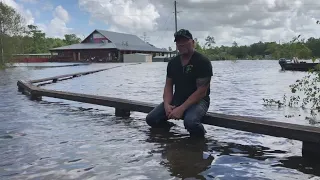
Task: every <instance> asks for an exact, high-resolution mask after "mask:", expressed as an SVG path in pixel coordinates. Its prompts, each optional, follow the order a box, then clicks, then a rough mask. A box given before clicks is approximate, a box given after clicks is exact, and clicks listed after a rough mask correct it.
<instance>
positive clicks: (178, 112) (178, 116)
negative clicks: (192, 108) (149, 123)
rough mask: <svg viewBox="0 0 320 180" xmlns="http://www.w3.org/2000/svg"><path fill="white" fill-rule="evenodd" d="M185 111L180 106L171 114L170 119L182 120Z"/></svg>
mask: <svg viewBox="0 0 320 180" xmlns="http://www.w3.org/2000/svg"><path fill="white" fill-rule="evenodd" d="M184 111H185V109H184V108H183V107H181V106H178V107H176V108H174V109H173V110H172V112H171V113H170V114H169V119H181V118H182V116H183V113H184Z"/></svg>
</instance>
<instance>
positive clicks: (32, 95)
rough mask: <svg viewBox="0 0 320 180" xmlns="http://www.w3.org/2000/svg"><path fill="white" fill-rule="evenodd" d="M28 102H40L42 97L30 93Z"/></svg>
mask: <svg viewBox="0 0 320 180" xmlns="http://www.w3.org/2000/svg"><path fill="white" fill-rule="evenodd" d="M30 100H32V101H41V100H42V96H40V95H38V94H36V93H33V92H32V91H31V92H30Z"/></svg>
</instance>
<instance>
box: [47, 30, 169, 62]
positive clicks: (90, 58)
mask: <svg viewBox="0 0 320 180" xmlns="http://www.w3.org/2000/svg"><path fill="white" fill-rule="evenodd" d="M50 51H51V53H55V54H57V55H55V56H52V59H51V61H63V62H71V61H83V62H123V54H132V53H144V54H152V55H153V56H157V55H162V56H163V55H165V54H169V53H170V52H169V51H167V50H165V49H160V48H157V47H154V46H152V45H150V44H149V43H146V42H144V41H143V40H142V39H140V38H139V37H137V36H135V35H131V34H125V33H118V32H112V31H104V30H94V31H93V32H92V33H91V34H90V35H89V36H88V37H87V38H85V39H84V40H83V41H82V42H81V43H79V44H73V45H69V46H63V47H58V48H54V49H51V50H50Z"/></svg>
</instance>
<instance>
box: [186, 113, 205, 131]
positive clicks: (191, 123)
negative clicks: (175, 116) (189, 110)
mask: <svg viewBox="0 0 320 180" xmlns="http://www.w3.org/2000/svg"><path fill="white" fill-rule="evenodd" d="M202 118H203V117H200V116H197V115H196V114H189V115H188V116H186V117H185V119H184V127H185V128H186V129H187V130H188V132H189V133H190V134H192V135H200V136H203V135H204V134H205V133H206V130H205V129H204V127H203V125H202V124H201V119H202Z"/></svg>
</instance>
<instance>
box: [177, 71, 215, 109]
mask: <svg viewBox="0 0 320 180" xmlns="http://www.w3.org/2000/svg"><path fill="white" fill-rule="evenodd" d="M210 81H211V76H209V77H204V78H198V79H197V90H196V91H195V92H194V93H193V94H191V96H189V98H188V99H187V100H186V101H185V102H184V103H183V104H182V105H181V107H182V108H183V109H184V110H186V109H188V108H189V107H190V106H191V105H192V104H195V103H198V102H199V101H200V100H201V99H202V98H204V97H205V96H206V94H207V91H208V88H209V86H210Z"/></svg>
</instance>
